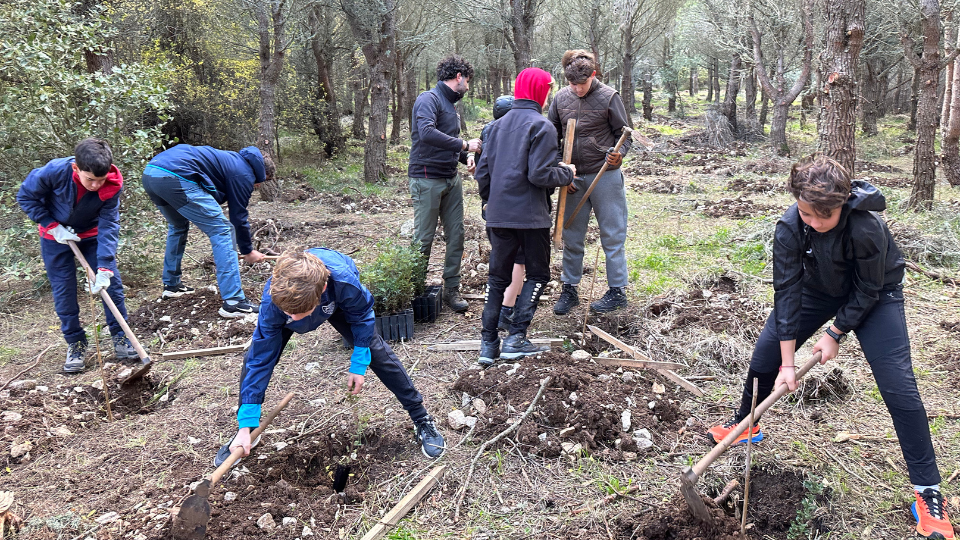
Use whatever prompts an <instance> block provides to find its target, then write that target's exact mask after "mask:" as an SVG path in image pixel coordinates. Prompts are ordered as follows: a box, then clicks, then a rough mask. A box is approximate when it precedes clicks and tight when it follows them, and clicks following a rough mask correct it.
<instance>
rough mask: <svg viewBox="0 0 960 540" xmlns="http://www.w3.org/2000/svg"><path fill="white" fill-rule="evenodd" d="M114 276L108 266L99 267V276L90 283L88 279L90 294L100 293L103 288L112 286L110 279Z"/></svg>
mask: <svg viewBox="0 0 960 540" xmlns="http://www.w3.org/2000/svg"><path fill="white" fill-rule="evenodd" d="M112 277H113V272H111V271H110V270H107V269H106V268H98V269H97V277H96V279H94V281H93V283H90V282H89V280H87V283H88V284H89V285H90V294H98V293H99V292H100V290H101V289H104V288H106V287H109V286H110V279H111V278H112Z"/></svg>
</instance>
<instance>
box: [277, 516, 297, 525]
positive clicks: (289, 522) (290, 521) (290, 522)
mask: <svg viewBox="0 0 960 540" xmlns="http://www.w3.org/2000/svg"><path fill="white" fill-rule="evenodd" d="M281 524H282V525H283V526H284V527H293V526H294V525H296V524H297V518H292V517H285V518H283V521H282V522H281Z"/></svg>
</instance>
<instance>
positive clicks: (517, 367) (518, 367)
mask: <svg viewBox="0 0 960 540" xmlns="http://www.w3.org/2000/svg"><path fill="white" fill-rule="evenodd" d="M518 369H520V364H514V365H513V367H512V368H510V369H509V370H508V371H507V373H506V375H507V376H510V375H513V374H515V373H516V372H517V370H518Z"/></svg>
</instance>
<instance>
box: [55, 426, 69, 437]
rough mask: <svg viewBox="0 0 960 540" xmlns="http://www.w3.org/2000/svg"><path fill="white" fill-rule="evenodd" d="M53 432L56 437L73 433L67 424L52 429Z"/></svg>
mask: <svg viewBox="0 0 960 540" xmlns="http://www.w3.org/2000/svg"><path fill="white" fill-rule="evenodd" d="M53 434H54V435H56V436H58V437H69V436H71V435H73V432H72V431H70V430H69V429H67V426H60V427H58V428H57V429H55V430H53Z"/></svg>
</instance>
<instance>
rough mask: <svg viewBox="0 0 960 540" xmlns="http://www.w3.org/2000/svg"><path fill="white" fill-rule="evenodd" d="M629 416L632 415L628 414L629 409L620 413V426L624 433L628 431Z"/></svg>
mask: <svg viewBox="0 0 960 540" xmlns="http://www.w3.org/2000/svg"><path fill="white" fill-rule="evenodd" d="M631 416H632V413H631V412H630V409H624V410H623V412H622V413H620V424H621V425H622V426H623V430H624V431H630V417H631Z"/></svg>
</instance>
